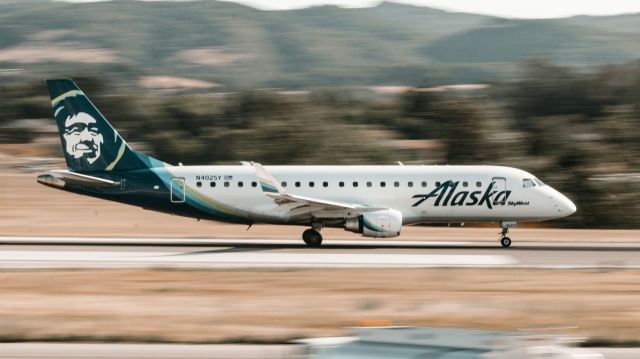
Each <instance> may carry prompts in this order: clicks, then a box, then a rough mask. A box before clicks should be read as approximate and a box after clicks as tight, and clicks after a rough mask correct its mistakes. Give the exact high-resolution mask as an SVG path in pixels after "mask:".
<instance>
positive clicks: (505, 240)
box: [500, 237, 511, 248]
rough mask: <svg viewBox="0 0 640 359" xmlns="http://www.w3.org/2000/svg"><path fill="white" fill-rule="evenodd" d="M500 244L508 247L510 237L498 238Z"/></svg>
mask: <svg viewBox="0 0 640 359" xmlns="http://www.w3.org/2000/svg"><path fill="white" fill-rule="evenodd" d="M500 244H502V246H503V247H505V248H507V247H509V246H510V245H511V238H509V237H502V238H500Z"/></svg>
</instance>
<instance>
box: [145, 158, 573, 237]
mask: <svg viewBox="0 0 640 359" xmlns="http://www.w3.org/2000/svg"><path fill="white" fill-rule="evenodd" d="M265 168H266V169H267V171H268V172H269V173H270V174H271V175H272V176H273V178H275V179H276V180H277V181H278V183H279V184H280V185H281V186H282V187H283V188H284V189H285V190H286V192H287V193H290V194H295V195H299V196H306V197H312V198H321V199H323V200H327V201H337V202H343V203H355V204H359V205H363V206H367V207H372V208H384V209H393V210H397V211H400V212H401V213H402V224H404V225H406V224H415V223H438V222H439V223H449V222H519V221H542V220H548V219H554V218H560V217H565V216H568V215H570V214H572V213H573V212H575V210H576V207H575V205H574V204H573V203H572V202H571V201H570V200H569V199H568V198H567V197H565V196H564V195H562V194H561V193H560V192H558V191H556V190H555V189H553V188H552V187H551V186H548V185H545V184H543V183H542V182H541V181H539V180H538V179H536V177H535V176H533V175H531V174H530V173H528V172H525V171H522V170H519V169H516V168H510V167H501V166H400V165H398V166H265ZM154 171H158V172H159V171H166V173H159V174H161V175H163V176H165V178H167V177H171V178H181V179H184V185H185V186H186V188H187V191H188V192H189V193H191V194H193V195H196V196H197V197H198V198H201V199H202V201H203V203H208V205H212V206H214V207H218V209H221V210H222V211H225V212H231V213H233V214H234V215H236V216H241V217H244V218H246V219H248V220H250V221H251V222H256V223H279V224H308V223H309V221H310V220H322V219H323V218H326V219H331V218H333V219H336V218H348V217H350V216H351V214H350V213H349V210H348V209H340V210H327V211H320V212H315V213H314V214H313V218H309V214H308V211H300V212H299V213H298V212H296V210H295V209H294V210H290V208H287V206H286V205H282V204H277V203H276V202H275V201H274V199H273V198H272V197H270V196H268V195H266V194H265V193H264V192H263V190H262V189H261V187H260V182H259V180H258V177H257V176H256V171H255V170H254V168H253V167H252V166H251V165H243V166H173V167H164V168H158V169H154ZM177 200H179V198H178V199H177Z"/></svg>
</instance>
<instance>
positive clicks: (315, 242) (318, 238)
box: [302, 228, 322, 247]
mask: <svg viewBox="0 0 640 359" xmlns="http://www.w3.org/2000/svg"><path fill="white" fill-rule="evenodd" d="M302 240H303V241H304V243H306V244H307V245H308V246H309V247H320V245H321V244H322V235H321V234H320V231H318V230H315V229H313V228H309V229H307V230H306V231H304V232H302Z"/></svg>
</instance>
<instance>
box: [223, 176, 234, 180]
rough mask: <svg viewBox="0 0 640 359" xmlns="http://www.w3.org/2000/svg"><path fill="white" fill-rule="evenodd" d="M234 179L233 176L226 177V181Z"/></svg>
mask: <svg viewBox="0 0 640 359" xmlns="http://www.w3.org/2000/svg"><path fill="white" fill-rule="evenodd" d="M232 179H233V176H224V180H225V181H231V180H232Z"/></svg>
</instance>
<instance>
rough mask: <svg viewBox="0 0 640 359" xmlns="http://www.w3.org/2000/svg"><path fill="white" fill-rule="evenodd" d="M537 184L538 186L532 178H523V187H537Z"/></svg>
mask: <svg viewBox="0 0 640 359" xmlns="http://www.w3.org/2000/svg"><path fill="white" fill-rule="evenodd" d="M535 186H536V184H535V183H534V182H533V180H532V179H530V178H525V179H523V180H522V187H524V188H530V187H535Z"/></svg>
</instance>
